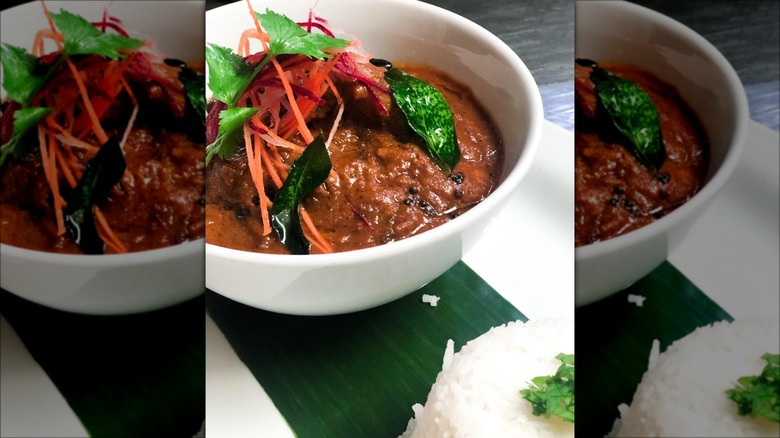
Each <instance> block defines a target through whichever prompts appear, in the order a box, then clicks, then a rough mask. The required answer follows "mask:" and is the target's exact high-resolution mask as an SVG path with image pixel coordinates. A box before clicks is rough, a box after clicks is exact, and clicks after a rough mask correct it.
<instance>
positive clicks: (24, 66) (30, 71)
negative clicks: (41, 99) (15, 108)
mask: <svg viewBox="0 0 780 438" xmlns="http://www.w3.org/2000/svg"><path fill="white" fill-rule="evenodd" d="M0 55H2V58H0V61H2V65H3V88H4V89H5V90H6V91H7V92H8V99H10V100H13V101H16V102H19V103H20V104H22V105H23V106H26V105H29V104H30V101H31V100H32V98H33V97H34V96H35V93H36V92H37V91H38V89H39V88H40V87H41V85H43V82H44V81H45V80H46V76H47V75H46V69H44V68H41V67H42V66H41V64H40V63H39V62H38V58H37V57H35V56H34V55H32V54H30V53H28V52H27V50H25V49H23V48H21V47H16V46H12V45H10V44H3V45H2V47H1V48H0Z"/></svg>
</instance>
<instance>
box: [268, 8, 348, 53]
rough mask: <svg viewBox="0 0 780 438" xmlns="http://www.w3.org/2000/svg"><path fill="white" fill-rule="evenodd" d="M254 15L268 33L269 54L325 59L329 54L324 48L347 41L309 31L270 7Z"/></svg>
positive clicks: (343, 45)
mask: <svg viewBox="0 0 780 438" xmlns="http://www.w3.org/2000/svg"><path fill="white" fill-rule="evenodd" d="M255 15H256V16H257V19H258V20H260V25H261V26H263V28H264V29H265V31H266V32H267V33H268V37H269V39H270V41H269V43H268V52H269V54H270V55H271V56H278V55H306V56H310V57H312V58H317V59H325V58H330V57H331V55H330V54H329V53H327V52H325V51H324V50H326V49H336V48H341V47H346V46H347V43H348V41H347V40H343V39H341V38H333V37H330V36H327V35H322V34H314V33H309V32H307V31H306V30H305V29H304V28H302V27H301V26H299V25H298V24H297V23H295V22H294V21H292V20H291V19H289V18H288V17H286V16H284V15H281V14H277V13H276V12H274V11H272V10H270V9H266V10H265V14H261V13H259V12H255Z"/></svg>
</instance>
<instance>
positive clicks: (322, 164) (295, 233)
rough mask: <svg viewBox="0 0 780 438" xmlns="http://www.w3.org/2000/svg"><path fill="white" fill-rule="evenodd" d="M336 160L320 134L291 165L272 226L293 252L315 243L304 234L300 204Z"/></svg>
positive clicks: (273, 209) (306, 249) (303, 251)
mask: <svg viewBox="0 0 780 438" xmlns="http://www.w3.org/2000/svg"><path fill="white" fill-rule="evenodd" d="M331 168H332V164H331V161H330V155H329V154H328V148H327V147H326V146H325V141H324V140H323V139H322V135H318V136H317V138H315V139H314V141H312V142H311V143H310V144H309V145H308V146H306V149H304V151H303V153H302V154H301V156H300V157H298V159H296V160H295V162H293V164H292V167H290V173H289V174H288V175H287V178H286V179H285V180H284V183H283V184H282V187H281V188H280V189H279V192H278V193H277V194H276V198H275V199H274V205H273V207H271V227H272V228H273V229H274V231H275V232H276V235H277V237H278V238H279V241H280V242H282V244H284V246H286V247H287V249H288V250H289V251H290V253H292V254H308V253H309V251H310V248H311V244H310V243H309V241H308V240H306V237H304V235H303V229H302V227H301V220H300V215H299V213H298V205H299V204H300V202H301V200H302V199H303V198H304V197H305V196H306V195H308V194H309V193H311V192H312V191H314V189H316V188H317V186H319V185H320V184H322V183H323V182H324V181H325V179H326V178H327V177H328V174H329V173H330V170H331Z"/></svg>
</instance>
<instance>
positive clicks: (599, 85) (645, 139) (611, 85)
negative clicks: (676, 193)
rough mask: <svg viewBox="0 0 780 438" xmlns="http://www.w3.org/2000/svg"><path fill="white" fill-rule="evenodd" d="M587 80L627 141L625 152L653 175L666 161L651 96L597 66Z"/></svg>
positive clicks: (657, 118)
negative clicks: (626, 150)
mask: <svg viewBox="0 0 780 438" xmlns="http://www.w3.org/2000/svg"><path fill="white" fill-rule="evenodd" d="M590 79H591V81H593V84H594V85H595V86H596V96H597V98H598V102H599V103H600V105H601V106H602V107H603V108H604V109H606V111H607V113H608V114H609V118H610V120H611V122H612V124H613V125H614V127H615V128H616V129H617V130H618V131H619V132H620V133H621V134H623V135H624V136H625V138H626V139H627V140H628V145H627V146H629V148H628V149H629V150H630V151H631V153H632V154H634V156H636V157H637V159H639V161H641V162H642V163H643V164H644V165H645V167H647V168H648V169H649V170H650V171H652V172H656V171H657V170H658V169H659V168H660V167H661V165H662V164H663V162H664V160H665V159H666V152H665V150H664V145H663V138H662V137H661V122H660V119H659V117H658V111H657V110H656V108H655V105H653V101H652V100H650V96H648V95H647V93H645V92H644V90H642V89H641V88H640V87H639V86H638V85H636V84H635V83H633V82H631V81H629V80H626V79H623V78H621V77H619V76H617V75H614V74H612V73H609V72H608V71H606V70H604V69H602V68H600V67H595V68H594V69H593V71H592V72H591V74H590Z"/></svg>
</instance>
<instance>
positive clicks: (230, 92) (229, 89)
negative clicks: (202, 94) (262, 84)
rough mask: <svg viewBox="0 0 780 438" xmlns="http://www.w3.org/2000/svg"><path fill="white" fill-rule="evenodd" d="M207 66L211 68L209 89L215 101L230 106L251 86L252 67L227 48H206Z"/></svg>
mask: <svg viewBox="0 0 780 438" xmlns="http://www.w3.org/2000/svg"><path fill="white" fill-rule="evenodd" d="M206 65H208V67H209V89H211V93H212V96H213V97H214V99H216V100H219V101H221V102H225V103H227V104H229V106H235V105H230V104H231V103H232V102H233V101H234V100H236V99H237V98H238V96H240V95H241V93H243V92H244V89H245V88H246V86H247V85H249V81H250V80H251V79H250V76H251V75H252V66H251V65H249V64H247V63H245V62H244V60H243V58H241V57H240V56H238V55H236V54H235V53H233V51H232V50H230V49H229V48H227V47H223V46H220V45H217V44H211V43H210V44H209V45H207V46H206Z"/></svg>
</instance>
